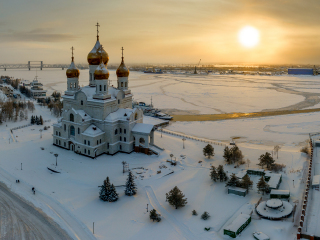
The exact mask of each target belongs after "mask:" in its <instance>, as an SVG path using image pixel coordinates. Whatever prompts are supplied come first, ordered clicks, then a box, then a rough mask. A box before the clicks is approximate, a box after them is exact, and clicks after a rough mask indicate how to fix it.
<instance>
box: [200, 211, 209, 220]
mask: <svg viewBox="0 0 320 240" xmlns="http://www.w3.org/2000/svg"><path fill="white" fill-rule="evenodd" d="M209 218H210V215H209V213H208V212H204V213H203V214H202V215H201V219H203V220H207V219H209Z"/></svg>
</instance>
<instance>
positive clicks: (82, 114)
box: [72, 109, 91, 121]
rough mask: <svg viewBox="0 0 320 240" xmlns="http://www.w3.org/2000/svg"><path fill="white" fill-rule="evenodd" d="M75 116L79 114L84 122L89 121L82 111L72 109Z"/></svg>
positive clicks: (88, 117)
mask: <svg viewBox="0 0 320 240" xmlns="http://www.w3.org/2000/svg"><path fill="white" fill-rule="evenodd" d="M72 110H73V111H74V112H75V113H76V114H79V115H80V116H81V117H82V119H83V120H84V121H90V120H91V117H90V116H89V114H87V113H86V112H85V111H84V110H75V109H72Z"/></svg>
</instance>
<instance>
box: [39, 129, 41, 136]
mask: <svg viewBox="0 0 320 240" xmlns="http://www.w3.org/2000/svg"><path fill="white" fill-rule="evenodd" d="M39 132H40V138H42V129H40V130H39Z"/></svg>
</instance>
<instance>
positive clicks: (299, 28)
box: [0, 0, 320, 64]
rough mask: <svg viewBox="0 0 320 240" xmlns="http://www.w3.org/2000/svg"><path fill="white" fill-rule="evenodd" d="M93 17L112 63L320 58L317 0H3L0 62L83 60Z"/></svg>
mask: <svg viewBox="0 0 320 240" xmlns="http://www.w3.org/2000/svg"><path fill="white" fill-rule="evenodd" d="M97 21H98V22H99V24H100V26H101V27H100V33H99V35H100V42H101V44H102V45H103V47H104V49H105V50H106V51H107V52H108V54H109V57H110V61H109V63H110V64H117V63H120V60H121V50H120V49H121V47H122V46H123V47H124V49H125V50H124V57H125V62H126V63H129V64H139V63H141V64H147V63H150V64H154V63H158V64H166V63H167V64H175V63H178V64H184V63H185V64H196V63H198V62H199V59H201V60H202V61H201V63H203V64H206V63H207V64H210V63H213V64H214V63H257V64H320V24H319V22H320V1H319V0H308V1H306V0H134V1H133V0H116V1H115V0H54V1H52V0H2V1H0V64H8V63H27V62H28V61H43V62H44V63H48V64H54V63H68V62H70V58H71V50H70V48H71V47H72V46H73V47H74V48H75V62H76V63H86V61H87V60H86V58H87V54H88V53H89V51H91V49H92V48H93V46H94V44H95V41H96V27H95V25H96V23H97ZM245 26H251V27H254V28H255V29H257V30H258V31H259V34H260V38H259V39H260V41H259V43H258V44H257V45H256V46H254V47H250V48H249V47H245V46H243V45H241V43H240V42H239V40H238V33H239V31H240V30H241V29H242V28H243V27H245Z"/></svg>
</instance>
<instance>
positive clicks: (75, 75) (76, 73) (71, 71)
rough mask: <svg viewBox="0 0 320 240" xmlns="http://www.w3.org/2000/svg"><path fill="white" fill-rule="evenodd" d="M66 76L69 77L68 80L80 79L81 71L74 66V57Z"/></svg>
mask: <svg viewBox="0 0 320 240" xmlns="http://www.w3.org/2000/svg"><path fill="white" fill-rule="evenodd" d="M66 75H67V78H78V77H79V75H80V71H79V69H78V68H77V67H76V65H75V64H74V61H73V57H72V62H71V64H70V66H69V68H68V69H67V71H66Z"/></svg>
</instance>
